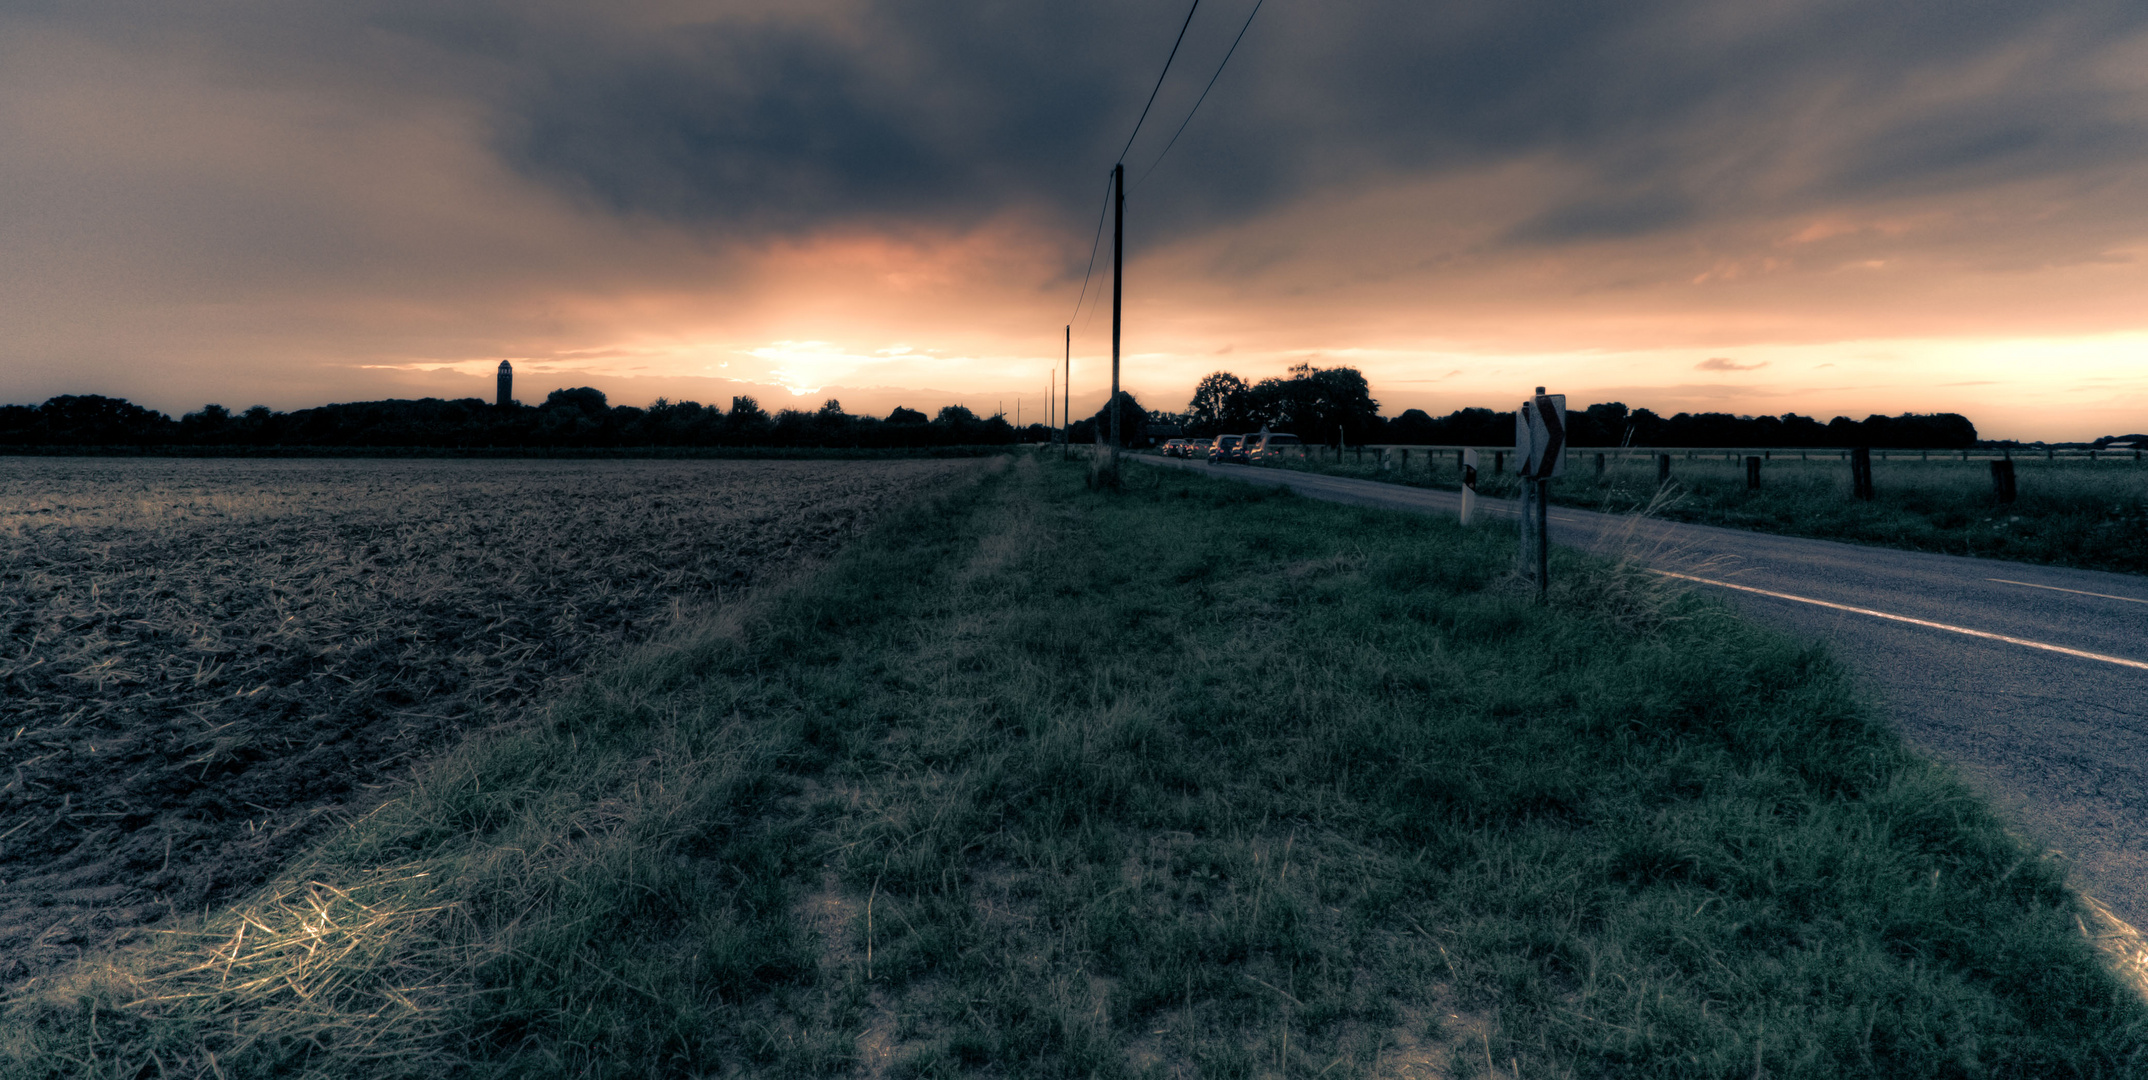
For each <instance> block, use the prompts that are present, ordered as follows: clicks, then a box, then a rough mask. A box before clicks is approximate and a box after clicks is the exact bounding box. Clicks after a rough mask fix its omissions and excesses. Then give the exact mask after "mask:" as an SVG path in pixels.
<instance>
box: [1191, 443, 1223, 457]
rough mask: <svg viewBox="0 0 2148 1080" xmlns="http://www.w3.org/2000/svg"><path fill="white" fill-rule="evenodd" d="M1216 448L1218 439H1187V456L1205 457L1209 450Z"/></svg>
mask: <svg viewBox="0 0 2148 1080" xmlns="http://www.w3.org/2000/svg"><path fill="white" fill-rule="evenodd" d="M1215 448H1216V440H1214V439H1187V440H1186V456H1187V457H1190V458H1205V457H1207V456H1208V452H1209V451H1211V450H1214V449H1215Z"/></svg>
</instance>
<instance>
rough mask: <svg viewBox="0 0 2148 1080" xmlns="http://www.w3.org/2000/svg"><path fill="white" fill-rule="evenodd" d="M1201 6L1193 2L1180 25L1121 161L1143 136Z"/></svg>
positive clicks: (1198, 2)
mask: <svg viewBox="0 0 2148 1080" xmlns="http://www.w3.org/2000/svg"><path fill="white" fill-rule="evenodd" d="M1200 6H1201V0H1193V6H1192V7H1189V8H1187V9H1186V21H1185V22H1183V23H1180V24H1179V27H1178V40H1177V41H1174V42H1172V43H1171V55H1170V56H1166V57H1164V62H1163V70H1162V71H1159V72H1157V73H1156V89H1155V90H1151V91H1149V102H1148V105H1143V106H1142V107H1141V117H1140V119H1138V120H1135V121H1134V130H1133V132H1132V133H1131V134H1129V135H1127V136H1126V145H1125V146H1122V147H1120V148H1119V160H1120V161H1125V160H1126V152H1127V151H1128V150H1131V149H1133V148H1134V136H1135V135H1139V134H1141V124H1142V121H1144V120H1147V119H1148V118H1149V106H1150V105H1154V104H1156V93H1157V91H1159V90H1162V89H1163V81H1164V76H1166V75H1169V74H1171V61H1172V60H1175V59H1177V58H1178V47H1179V46H1180V45H1182V44H1184V43H1185V41H1186V28H1187V27H1189V26H1192V25H1193V13H1194V12H1195V11H1196V10H1198V9H1199V8H1200Z"/></svg>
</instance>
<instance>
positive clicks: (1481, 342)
mask: <svg viewBox="0 0 2148 1080" xmlns="http://www.w3.org/2000/svg"><path fill="white" fill-rule="evenodd" d="M1253 4H1254V0H1203V2H1202V3H1200V4H1199V6H1198V7H1197V8H1196V9H1195V10H1194V15H1193V19H1192V21H1191V22H1190V23H1187V24H1185V25H1186V33H1185V37H1184V42H1183V44H1182V45H1181V46H1180V47H1179V50H1178V53H1177V56H1176V58H1175V60H1174V61H1173V63H1172V66H1171V68H1170V71H1169V75H1168V77H1167V78H1166V79H1165V80H1164V82H1163V83H1162V87H1161V90H1160V91H1158V92H1157V94H1156V97H1155V101H1154V105H1153V106H1152V107H1150V109H1149V112H1148V115H1147V118H1146V120H1145V121H1143V122H1142V124H1141V126H1140V127H1139V129H1138V134H1134V133H1135V132H1136V120H1137V117H1140V116H1141V114H1142V111H1143V106H1144V102H1145V101H1147V100H1148V98H1149V95H1150V93H1151V90H1152V88H1155V87H1156V85H1157V83H1156V79H1157V74H1158V72H1159V70H1161V69H1162V68H1163V65H1164V62H1165V58H1166V55H1167V54H1168V53H1170V51H1171V49H1172V46H1173V42H1174V39H1175V38H1176V36H1177V35H1178V33H1179V29H1180V26H1181V24H1182V21H1183V20H1184V18H1185V13H1186V8H1185V7H1184V6H1181V5H1179V4H1176V3H1171V4H1157V3H1153V2H1148V3H1136V2H1122V0H1097V2H1093V3H1080V2H1068V0H1054V2H1043V3H1024V2H1008V0H1000V2H993V3H969V2H961V0H934V2H930V3H926V2H886V3H882V2H870V0H737V2H716V3H690V2H685V0H607V2H604V3H568V2H551V0H529V2H518V3H506V2H497V0H487V2H466V0H336V2H332V3H331V2H325V0H316V2H308V0H273V2H271V0H179V2H174V0H153V2H152V0H137V2H124V0H122V2H94V0H69V2H66V3H60V2H57V0H43V2H41V0H0V401H10V402H26V403H28V402H36V401H42V400H43V399H44V398H46V397H49V396H52V395H55V394H62V393H102V394H110V395H113V396H118V397H125V398H128V399H130V400H133V401H136V402H139V403H142V404H145V405H148V406H150V407H153V408H157V409H160V410H163V411H166V412H170V413H172V414H174V415H177V414H178V413H181V412H185V411H191V410H193V409H197V408H199V407H200V406H201V405H202V404H204V403H208V402H216V403H219V404H223V405H226V406H229V407H232V408H234V409H236V408H243V407H245V406H248V405H253V404H266V405H269V406H271V407H273V408H277V409H285V410H288V409H295V408H303V407H307V406H310V405H316V404H321V403H325V402H330V401H351V400H368V399H376V398H383V397H416V396H427V395H431V396H443V397H468V396H477V397H490V395H491V387H492V376H493V372H494V369H495V368H496V367H497V366H498V364H499V361H500V360H502V359H507V360H509V361H511V362H512V363H513V364H514V366H515V370H516V373H517V375H516V391H517V396H518V397H519V398H521V399H523V400H524V401H537V400H542V397H543V395H544V393H545V392H546V391H548V390H550V389H553V388H556V387H566V386H582V385H588V386H595V387H597V388H598V389H600V390H603V391H604V392H605V393H606V394H607V395H609V397H610V399H611V400H612V401H613V403H614V404H646V403H647V402H649V401H650V400H653V399H655V398H657V397H659V396H665V397H669V398H672V399H674V400H677V399H692V400H699V401H703V402H710V403H715V404H719V405H728V403H729V401H730V398H731V397H732V396H733V395H738V394H748V395H752V396H754V397H756V398H757V399H758V400H759V401H760V402H761V403H762V404H763V405H764V406H765V407H768V408H783V407H805V408H811V407H817V406H818V405H819V404H820V403H821V402H822V401H823V400H825V399H827V398H830V397H834V398H837V399H839V400H841V401H842V403H843V404H844V405H845V407H846V408H848V409H849V410H850V411H852V412H871V413H875V414H883V415H884V414H885V413H886V411H888V410H890V409H892V408H893V407H895V406H896V405H898V404H900V405H907V406H909V407H912V408H919V409H924V410H926V411H928V412H930V411H933V410H935V409H937V408H938V407H939V406H941V405H945V404H958V403H959V404H964V405H966V406H968V407H969V408H971V409H972V410H973V411H976V412H980V413H990V412H994V411H999V410H1002V409H1004V411H1005V412H1007V413H1008V414H1009V417H1010V419H1012V418H1013V417H1014V415H1015V413H1016V410H1017V409H1018V408H1019V409H1020V414H1021V419H1023V420H1025V421H1028V420H1042V419H1045V412H1044V410H1045V400H1046V398H1047V396H1048V394H1049V393H1050V388H1051V387H1052V386H1053V384H1054V382H1055V380H1057V379H1058V378H1059V375H1058V373H1059V372H1062V371H1064V370H1065V366H1066V363H1067V362H1066V360H1065V359H1064V357H1063V349H1064V348H1065V345H1064V338H1063V335H1064V334H1065V329H1064V328H1065V327H1067V326H1068V325H1069V324H1072V326H1073V343H1072V354H1073V355H1072V360H1071V369H1072V400H1073V405H1074V411H1075V412H1076V414H1077V415H1086V414H1087V413H1089V412H1092V411H1094V410H1095V409H1096V408H1097V407H1098V406H1099V405H1100V404H1101V403H1102V402H1103V400H1104V398H1105V394H1106V390H1107V388H1108V386H1109V384H1110V306H1109V293H1110V279H1109V267H1110V263H1111V237H1110V235H1109V227H1108V225H1106V226H1105V227H1104V229H1103V232H1102V235H1101V243H1100V244H1099V243H1098V237H1099V222H1100V220H1101V211H1102V210H1103V208H1104V206H1105V195H1106V192H1107V185H1108V181H1109V171H1110V169H1111V167H1112V165H1113V164H1114V163H1115V162H1118V161H1121V160H1123V161H1124V162H1125V164H1126V173H1127V180H1128V194H1127V198H1126V208H1125V214H1126V218H1125V228H1126V252H1125V260H1126V267H1125V302H1124V340H1123V353H1122V360H1121V366H1122V370H1121V378H1122V381H1123V384H1124V385H1125V386H1126V387H1127V388H1128V389H1130V390H1132V391H1133V392H1134V393H1135V394H1136V395H1137V396H1138V397H1139V399H1140V400H1141V401H1142V403H1143V404H1144V405H1147V406H1149V407H1151V408H1167V409H1178V408H1183V407H1184V405H1185V402H1186V400H1187V398H1189V397H1190V396H1191V393H1192V390H1193V386H1194V384H1195V383H1196V382H1197V381H1198V380H1199V379H1200V378H1201V377H1202V376H1204V375H1206V374H1208V373H1210V372H1213V371H1219V370H1224V371H1231V372H1233V373H1235V374H1237V375H1239V376H1241V377H1243V378H1246V379H1248V380H1256V379H1259V378H1264V377H1269V376H1277V375H1282V374H1284V373H1285V372H1286V371H1287V370H1288V369H1289V368H1290V367H1291V366H1292V365H1294V364H1299V363H1308V362H1309V363H1312V364H1315V365H1318V366H1332V365H1337V364H1347V365H1349V366H1353V367H1356V368H1358V369H1359V370H1361V371H1363V372H1364V373H1365V375H1366V377H1367V378H1368V380H1369V381H1370V383H1371V385H1372V388H1373V393H1374V396H1375V397H1376V398H1378V399H1379V401H1380V402H1381V407H1382V411H1383V412H1386V413H1387V414H1389V415H1394V414H1397V413H1399V412H1401V411H1402V410H1403V409H1407V408H1422V409H1425V410H1426V411H1428V412H1431V413H1433V414H1435V415H1437V414H1442V413H1445V412H1449V411H1452V410H1453V409H1457V408H1462V407H1466V406H1487V407H1496V408H1506V407H1511V405H1512V404H1513V403H1514V402H1515V401H1518V400H1519V399H1520V398H1521V397H1522V396H1523V395H1525V394H1527V393H1528V392H1530V391H1531V390H1532V389H1533V388H1534V387H1535V386H1537V385H1545V386H1548V387H1549V388H1550V389H1551V390H1553V391H1554V392H1564V393H1566V394H1567V395H1568V396H1569V400H1570V401H1572V402H1573V403H1574V404H1576V405H1581V404H1587V403H1591V402H1596V401H1611V400H1617V401H1623V402H1625V403H1627V404H1628V405H1630V406H1633V407H1646V408H1651V409H1654V410H1656V411H1657V412H1659V413H1663V414H1666V415H1667V414H1670V413H1674V412H1679V411H1701V410H1709V411H1723V412H1732V413H1739V414H1761V413H1772V414H1780V413H1783V412H1791V411H1794V412H1799V413H1804V414H1809V415H1816V416H1819V417H1820V418H1821V419H1823V420H1825V419H1827V418H1829V417H1832V416H1835V415H1850V416H1853V417H1860V418H1861V417H1863V416H1864V415H1866V414H1868V413H1875V412H1878V413H1899V412H1904V411H1916V412H1933V411H1951V412H1960V413H1963V414H1964V415H1967V416H1969V417H1970V418H1971V419H1972V420H1973V421H1975V422H1976V424H1977V426H1978V428H1979V430H1980V432H1981V433H1982V434H1984V435H1985V436H1986V437H1994V438H2020V439H2052V440H2059V439H2085V438H2093V437H2095V436H2098V435H2104V434H2121V433H2127V432H2133V431H2142V430H2148V362H2144V361H2148V303H2144V302H2143V301H2144V300H2148V5H2142V4H2140V3H2138V2H2137V0H2131V2H2103V0H2044V2H2040V3H2035V4H2025V3H1993V2H1987V0H1948V2H1944V3H1938V2H1931V3H1927V2H1920V0H1903V2H1897V3H1888V4H1871V3H1850V2H1818V0H1811V2H1806V0H1780V2H1775V0H1755V2H1747V3H1737V4H1723V3H1717V2H1700V0H1692V2H1679V0H1620V2H1576V0H1462V2H1453V3H1402V2H1399V0H1261V7H1260V9H1259V11H1258V14H1257V15H1256V16H1255V17H1254V18H1253V20H1252V22H1251V23H1250V24H1248V23H1247V22H1246V19H1247V17H1248V15H1249V13H1251V12H1252V10H1253ZM1241 27H1243V28H1244V36H1243V38H1242V39H1241V40H1239V44H1238V46H1237V50H1236V52H1235V54H1234V55H1232V56H1231V59H1230V62H1229V64H1228V65H1227V66H1225V67H1223V68H1222V71H1221V75H1220V76H1216V77H1215V79H1214V83H1213V88H1212V89H1211V90H1210V91H1209V92H1208V96H1207V98H1206V99H1205V101H1203V102H1202V104H1201V106H1200V108H1199V110H1198V111H1197V112H1194V113H1192V114H1191V120H1190V122H1188V121H1187V117H1188V115H1189V109H1191V108H1192V106H1193V104H1194V101H1195V99H1196V97H1197V96H1198V95H1200V94H1201V93H1202V90H1203V87H1204V86H1207V85H1208V84H1209V82H1210V79H1211V77H1212V76H1215V74H1216V72H1217V70H1218V64H1219V63H1220V62H1221V60H1222V59H1223V56H1224V53H1225V51H1226V50H1227V49H1229V48H1230V46H1231V44H1232V41H1233V40H1234V38H1235V37H1236V36H1237V35H1238V34H1239V32H1240V30H1241ZM1182 124H1183V129H1181V125H1182ZM1174 132H1178V133H1179V134H1178V135H1177V138H1176V141H1175V142H1173V141H1172V139H1173V133H1174ZM1130 134H1132V135H1133V138H1132V142H1131V145H1130V146H1129V145H1128V139H1129V136H1130ZM1167 144H1168V145H1169V150H1168V153H1166V152H1165V150H1166V145H1167ZM1092 260H1093V262H1092ZM1092 266H1093V270H1094V273H1091V270H1092ZM1085 289H1086V292H1084V290H1085ZM1099 298H1102V300H1103V303H1101V304H1099V303H1098V300H1099Z"/></svg>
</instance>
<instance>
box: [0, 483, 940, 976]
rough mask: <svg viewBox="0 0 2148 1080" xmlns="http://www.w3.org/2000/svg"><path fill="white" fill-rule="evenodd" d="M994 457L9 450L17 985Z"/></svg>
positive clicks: (242, 870) (6, 814) (3, 685)
mask: <svg viewBox="0 0 2148 1080" xmlns="http://www.w3.org/2000/svg"><path fill="white" fill-rule="evenodd" d="M974 468H976V463H975V462H973V461H895V462H848V461H845V462H739V461H693V462H682V461H645V462H589V461H562V462H526V461H474V462H473V461H350V460H329V461H306V460H299V461H199V460H176V461H139V460H113V459H79V458H76V459H67V458H61V459H25V458H13V459H5V467H4V469H0V633H4V638H0V725H4V726H0V984H6V983H13V982H15V981H17V980H19V979H21V978H23V977H25V976H27V975H31V974H34V973H36V972H39V971H42V970H45V969H47V968H50V967H51V966H53V965H54V964H57V963H60V962H64V961H65V960H67V959H69V958H71V957H73V956H75V955H77V954H79V953H80V952H81V951H82V950H84V949H86V948H91V947H95V946H98V945H101V944H107V943H112V942H115V941H118V940H122V939H124V938H125V937H126V936H128V935H130V934H133V933H138V932H140V931H141V929H142V928H144V927H146V926H148V925H150V924H153V923H155V922H156V921H157V920H159V919H161V918H163V917H164V916H165V915H167V914H169V913H171V912H172V911H174V910H195V909H200V908H203V907H205V906H207V905H211V904H215V903H217V902H218V901H220V900H223V899H226V898H228V897H230V896H231V895H232V894H234V893H235V892H237V891H240V890H244V889H247V888H249V887H250V886H253V885H255V884H257V883H258V882H260V881H261V880H262V879H263V878H264V877H266V876H267V875H268V874H270V873H271V872H273V871H274V870H275V869H276V867H277V866H278V865H279V864H280V863H281V862H282V861H283V860H284V859H285V858H287V857H288V856H289V854H290V853H291V852H292V850H293V849H294V848H295V847H297V846H298V845H300V844H303V843H306V842H307V841H308V840H309V838H311V837H313V836H315V835H317V834H318V832H319V831H320V830H321V829H322V828H323V827H325V826H326V825H328V824H329V823H330V822H333V821H336V820H338V819H339V818H341V817H343V816H344V815H346V814H348V813H350V812H353V811H358V810H362V809H363V808H365V807H366V806H367V805H368V804H370V803H371V802H373V801H374V800H375V799H377V798H378V795H377V792H378V791H379V790H380V789H382V788H383V787H384V786H386V785H388V784H390V783H392V782H393V781H394V780H395V778H396V776H397V775H398V772H399V770H400V769H401V768H403V767H406V766H407V764H408V763H409V762H411V761H412V760H413V759H415V758H419V757H422V756H424V755H426V754H428V753H430V752H433V751H435V750H437V749H439V748H441V747H442V746H444V745H447V744H448V743H449V742H451V741H453V740H454V739H456V738H458V737H460V736H461V735H463V734H465V733H467V732H470V731H473V730H479V729H483V728H486V727H489V726H493V725H498V724H508V723H513V722H515V721H516V720H517V719H518V718H520V717H521V716H523V715H525V714H526V713H527V711H528V709H529V707H530V706H532V705H533V704H535V703H539V702H542V701H544V700H547V699H548V698H549V697H550V696H551V695H552V694H553V693H555V692H556V691H557V690H558V689H559V687H560V686H561V685H563V684H564V683H565V682H566V681H568V680H571V679H573V678H574V677H575V676H576V675H577V674H578V673H580V672H581V671H583V670H584V668H585V666H586V664H587V663H588V661H589V660H590V659H591V658H592V657H594V656H596V655H598V654H600V653H603V652H605V651H606V650H608V649H611V648H613V647H615V646H617V645H618V644H620V643H622V642H625V641H628V640H631V639H634V638H636V637H639V636H642V635H644V634H646V633H648V632H649V631H651V630H653V629H656V628H659V627H661V626H664V625H666V624H668V623H669V621H670V620H672V619H674V618H676V617H677V616H678V615H679V614H680V613H681V612H684V611H687V610H691V609H694V608H699V607H703V606H706V605H707V604H709V603H711V602H716V601H720V600H721V599H722V597H723V596H724V595H726V594H729V593H730V592H731V591H733V590H736V589H739V588H742V587H744V586H746V585H748V584H750V583H752V582H754V581H756V580H762V579H765V578H767V577H768V576H769V575H770V574H771V573H774V572H780V571H782V570H784V569H786V568H788V567H791V566H795V565H797V564H799V563H800V562H802V561H805V560H809V559H811V558H813V557H815V556H818V555H821V554H824V553H827V552H829V551H832V550H833V549H834V548H836V547H837V546H839V545H840V544H841V543H842V542H843V541H844V540H845V539H846V538H848V537H850V536H851V535H853V534H854V533H855V532H856V530H857V529H858V528H859V527H860V525H861V524H862V523H864V522H865V521H867V520H868V519H870V518H871V517H873V516H874V514H875V513H876V512H878V511H880V510H882V509H884V508H886V507H889V506H891V505H894V504H897V503H900V502H903V501H905V500H907V499H908V498H910V497H911V496H912V495H913V494H914V493H916V492H917V491H918V490H919V489H920V488H922V487H924V486H926V485H936V484H944V483H946V482H948V481H949V480H951V479H953V478H954V477H955V476H956V475H957V474H962V473H966V472H968V471H970V470H972V469H974Z"/></svg>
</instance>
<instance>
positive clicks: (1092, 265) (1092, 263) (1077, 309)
mask: <svg viewBox="0 0 2148 1080" xmlns="http://www.w3.org/2000/svg"><path fill="white" fill-rule="evenodd" d="M1109 213H1111V185H1110V184H1108V183H1107V184H1105V185H1104V208H1103V209H1101V210H1098V211H1097V212H1096V239H1094V240H1091V241H1089V269H1087V270H1084V271H1082V275H1081V295H1080V296H1077V297H1075V298H1074V318H1070V319H1068V320H1067V322H1068V324H1069V325H1071V324H1072V323H1073V322H1074V320H1075V319H1079V318H1080V317H1081V302H1082V301H1083V300H1085V299H1087V298H1088V296H1089V277H1090V275H1092V274H1094V273H1096V249H1097V248H1098V246H1100V245H1101V244H1103V242H1104V216H1105V215H1106V214H1109ZM1098 295H1102V294H1101V293H1099V294H1098Z"/></svg>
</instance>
